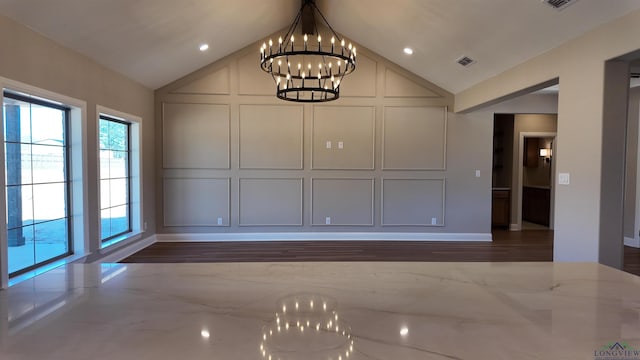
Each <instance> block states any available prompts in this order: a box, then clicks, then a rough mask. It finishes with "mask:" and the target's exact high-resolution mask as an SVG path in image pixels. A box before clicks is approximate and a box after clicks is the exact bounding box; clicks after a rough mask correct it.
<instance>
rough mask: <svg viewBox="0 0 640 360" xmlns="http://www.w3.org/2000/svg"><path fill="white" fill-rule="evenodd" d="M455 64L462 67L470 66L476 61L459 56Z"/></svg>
mask: <svg viewBox="0 0 640 360" xmlns="http://www.w3.org/2000/svg"><path fill="white" fill-rule="evenodd" d="M456 62H457V63H458V64H460V65H462V66H471V65H472V64H473V63H475V62H476V61H475V60H473V59H472V58H470V57H468V56H461V57H459V58H458V59H456Z"/></svg>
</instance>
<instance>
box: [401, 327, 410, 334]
mask: <svg viewBox="0 0 640 360" xmlns="http://www.w3.org/2000/svg"><path fill="white" fill-rule="evenodd" d="M408 334H409V328H408V327H406V326H404V327H402V329H400V335H402V336H407V335H408Z"/></svg>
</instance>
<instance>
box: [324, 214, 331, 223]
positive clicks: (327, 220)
mask: <svg viewBox="0 0 640 360" xmlns="http://www.w3.org/2000/svg"><path fill="white" fill-rule="evenodd" d="M324 223H325V225H331V217H330V216H327V217H326V218H324Z"/></svg>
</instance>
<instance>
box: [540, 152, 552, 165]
mask: <svg viewBox="0 0 640 360" xmlns="http://www.w3.org/2000/svg"><path fill="white" fill-rule="evenodd" d="M540 157H543V158H544V161H545V162H549V161H551V149H540Z"/></svg>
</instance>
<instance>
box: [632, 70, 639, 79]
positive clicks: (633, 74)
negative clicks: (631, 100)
mask: <svg viewBox="0 0 640 360" xmlns="http://www.w3.org/2000/svg"><path fill="white" fill-rule="evenodd" d="M629 75H630V77H631V78H632V79H640V73H637V72H632V73H631V74H629Z"/></svg>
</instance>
